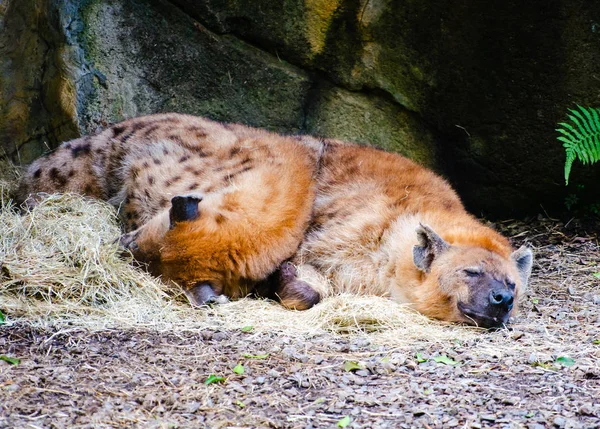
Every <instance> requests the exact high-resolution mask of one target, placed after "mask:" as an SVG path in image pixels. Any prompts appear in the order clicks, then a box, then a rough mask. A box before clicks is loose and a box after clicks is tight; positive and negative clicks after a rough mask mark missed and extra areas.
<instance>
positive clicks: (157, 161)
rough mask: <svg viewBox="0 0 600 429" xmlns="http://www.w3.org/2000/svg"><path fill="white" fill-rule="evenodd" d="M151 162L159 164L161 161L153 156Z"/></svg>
mask: <svg viewBox="0 0 600 429" xmlns="http://www.w3.org/2000/svg"><path fill="white" fill-rule="evenodd" d="M152 162H153V163H154V164H155V165H160V164H161V162H160V159H158V158H153V159H152Z"/></svg>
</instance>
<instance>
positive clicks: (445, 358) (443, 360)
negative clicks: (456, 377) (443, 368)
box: [433, 355, 458, 365]
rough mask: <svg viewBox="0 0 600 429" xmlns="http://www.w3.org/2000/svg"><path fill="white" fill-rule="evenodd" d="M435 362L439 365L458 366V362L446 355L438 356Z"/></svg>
mask: <svg viewBox="0 0 600 429" xmlns="http://www.w3.org/2000/svg"><path fill="white" fill-rule="evenodd" d="M433 360H434V361H436V362H437V363H443V364H445V365H458V362H456V361H455V360H454V359H450V358H449V357H448V356H446V355H441V356H436V357H434V358H433Z"/></svg>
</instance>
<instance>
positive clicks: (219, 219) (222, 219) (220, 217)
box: [215, 214, 227, 225]
mask: <svg viewBox="0 0 600 429" xmlns="http://www.w3.org/2000/svg"><path fill="white" fill-rule="evenodd" d="M226 220H227V219H226V218H225V216H223V215H222V214H218V215H217V216H215V222H217V225H221V224H222V223H223V222H225V221H226Z"/></svg>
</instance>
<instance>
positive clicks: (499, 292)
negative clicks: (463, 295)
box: [489, 289, 515, 314]
mask: <svg viewBox="0 0 600 429" xmlns="http://www.w3.org/2000/svg"><path fill="white" fill-rule="evenodd" d="M489 302H490V305H491V307H492V308H493V309H495V310H496V311H497V312H499V313H506V314H508V313H510V311H511V310H512V308H513V304H514V303H515V297H514V294H513V293H512V292H511V291H509V290H506V289H493V290H492V291H491V292H490V295H489Z"/></svg>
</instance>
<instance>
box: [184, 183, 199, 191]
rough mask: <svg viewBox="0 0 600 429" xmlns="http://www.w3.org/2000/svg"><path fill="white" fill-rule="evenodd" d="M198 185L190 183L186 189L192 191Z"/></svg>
mask: <svg viewBox="0 0 600 429" xmlns="http://www.w3.org/2000/svg"><path fill="white" fill-rule="evenodd" d="M199 186H200V185H199V184H198V183H192V184H191V185H190V186H188V187H187V190H188V191H193V190H194V189H198V187H199Z"/></svg>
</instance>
